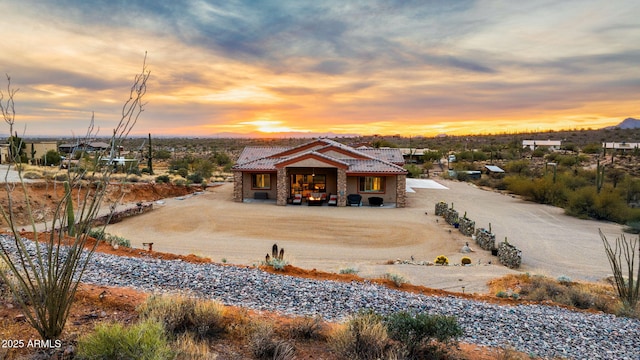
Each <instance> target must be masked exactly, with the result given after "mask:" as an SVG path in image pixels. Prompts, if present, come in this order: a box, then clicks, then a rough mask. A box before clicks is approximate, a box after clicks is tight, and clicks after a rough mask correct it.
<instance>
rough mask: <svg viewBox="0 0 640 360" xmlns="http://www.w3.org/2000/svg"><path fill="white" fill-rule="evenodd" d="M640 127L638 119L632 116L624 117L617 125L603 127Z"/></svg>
mask: <svg viewBox="0 0 640 360" xmlns="http://www.w3.org/2000/svg"><path fill="white" fill-rule="evenodd" d="M615 128H620V129H640V120H638V119H634V118H626V119H624V120H622V122H621V123H620V124H618V125H614V126H607V127H606V128H605V129H615Z"/></svg>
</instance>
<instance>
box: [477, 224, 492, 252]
mask: <svg viewBox="0 0 640 360" xmlns="http://www.w3.org/2000/svg"><path fill="white" fill-rule="evenodd" d="M475 237H476V244H478V245H479V246H480V248H481V249H483V250H493V249H495V248H496V235H495V234H493V233H491V231H489V230H487V229H485V228H477V229H476V234H475Z"/></svg>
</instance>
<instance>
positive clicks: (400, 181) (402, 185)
mask: <svg viewBox="0 0 640 360" xmlns="http://www.w3.org/2000/svg"><path fill="white" fill-rule="evenodd" d="M405 206H407V175H398V176H397V178H396V207H399V208H403V207H405Z"/></svg>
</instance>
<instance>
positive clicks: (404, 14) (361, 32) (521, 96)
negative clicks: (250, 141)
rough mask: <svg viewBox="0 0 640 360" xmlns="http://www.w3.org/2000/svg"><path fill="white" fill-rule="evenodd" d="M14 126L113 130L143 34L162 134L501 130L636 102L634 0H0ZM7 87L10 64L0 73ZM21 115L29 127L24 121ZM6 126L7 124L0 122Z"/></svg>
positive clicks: (589, 116) (580, 124) (639, 86)
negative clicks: (92, 126) (90, 124)
mask: <svg viewBox="0 0 640 360" xmlns="http://www.w3.org/2000/svg"><path fill="white" fill-rule="evenodd" d="M0 8H1V9H2V13H3V16H2V20H0V33H1V34H2V35H1V36H2V42H1V44H2V47H1V48H0V73H6V74H8V75H9V76H10V77H11V85H12V87H13V88H14V89H19V91H18V92H17V93H16V95H15V110H16V127H15V128H16V129H17V130H18V131H19V132H23V131H24V132H25V133H26V134H27V135H42V136H46V135H50V136H71V135H73V134H75V135H81V134H83V133H84V130H85V129H86V127H87V124H88V122H89V120H90V118H91V113H92V112H95V122H96V125H97V126H99V127H100V128H101V129H102V130H101V134H102V135H105V136H107V135H108V134H109V132H110V131H109V130H108V129H111V128H113V126H114V125H115V122H116V121H117V120H118V119H119V114H120V109H121V106H122V104H123V103H124V101H125V100H126V99H127V97H128V90H129V87H130V85H131V82H132V79H133V76H134V75H135V74H136V73H137V72H139V70H140V68H141V66H142V61H143V58H144V53H145V51H146V52H147V53H148V56H147V65H148V67H149V70H150V71H151V78H150V80H149V83H148V93H147V98H146V100H147V102H148V104H147V108H146V111H145V112H144V113H143V114H142V117H141V119H140V121H139V122H138V124H137V125H136V128H135V130H134V132H135V133H136V134H137V135H144V134H147V133H152V135H155V136H172V135H175V136H188V137H205V136H230V135H243V136H248V135H251V136H274V135H278V134H277V133H286V135H287V136H312V135H316V134H327V133H333V134H337V135H340V134H402V135H406V136H417V135H422V136H433V135H436V134H440V133H447V134H478V133H481V134H482V133H503V132H515V131H538V130H546V129H572V128H600V127H603V126H608V125H614V124H617V123H619V122H620V121H622V120H623V119H625V118H627V117H636V118H640V96H639V94H640V20H639V19H640V1H637V0H606V1H591V0H577V1H557V0H551V1H541V0H532V1H482V0H479V1H467V0H441V1H428V0H424V1H373V0H371V1H369V0H363V1H347V0H335V1H334V0H322V1H317V0H314V1H293V0H290V1H285V0H270V1H260V0H255V1H248V0H247V1H233V0H225V1H212V0H200V1H196V0H193V1H192V0H185V1H178V0H169V1H163V0H141V1H111V0H102V1H91V0H57V1H32V0H3V1H1V2H0ZM0 90H1V91H2V92H3V93H4V95H5V101H6V97H7V79H6V77H4V76H2V78H0ZM25 129H26V130H25ZM0 134H8V126H4V128H2V129H0Z"/></svg>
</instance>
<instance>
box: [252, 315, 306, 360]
mask: <svg viewBox="0 0 640 360" xmlns="http://www.w3.org/2000/svg"><path fill="white" fill-rule="evenodd" d="M249 347H250V348H251V352H252V353H253V355H254V356H255V357H256V358H257V359H265V360H267V359H269V360H271V359H274V360H290V359H294V354H295V348H294V347H293V345H291V344H290V343H288V342H286V341H284V340H279V339H277V338H276V337H275V332H274V330H273V326H272V325H271V324H266V323H258V324H255V327H254V329H253V331H252V332H251V335H250V337H249Z"/></svg>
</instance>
